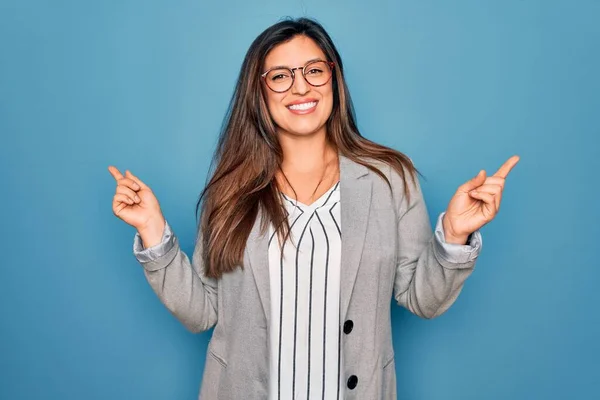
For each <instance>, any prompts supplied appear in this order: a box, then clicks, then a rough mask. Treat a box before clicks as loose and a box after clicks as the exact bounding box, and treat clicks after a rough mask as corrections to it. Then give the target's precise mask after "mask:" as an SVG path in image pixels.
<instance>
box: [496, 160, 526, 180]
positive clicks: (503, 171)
mask: <svg viewBox="0 0 600 400" xmlns="http://www.w3.org/2000/svg"><path fill="white" fill-rule="evenodd" d="M519 160H520V158H519V156H512V157H511V158H509V159H508V160H507V161H506V162H505V163H504V164H503V165H502V166H501V167H500V168H499V169H498V171H496V173H495V174H494V175H493V176H498V177H500V178H506V176H507V175H508V173H509V172H510V171H511V170H512V169H513V167H514V166H515V165H517V163H518V162H519Z"/></svg>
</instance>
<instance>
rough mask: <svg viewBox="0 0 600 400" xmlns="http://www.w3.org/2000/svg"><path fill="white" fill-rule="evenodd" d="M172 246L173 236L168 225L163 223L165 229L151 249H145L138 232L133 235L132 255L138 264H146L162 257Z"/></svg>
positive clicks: (173, 242) (173, 243)
mask: <svg viewBox="0 0 600 400" xmlns="http://www.w3.org/2000/svg"><path fill="white" fill-rule="evenodd" d="M174 245H175V235H174V234H173V231H172V230H171V226H170V225H169V223H168V222H167V221H165V229H164V230H163V235H162V238H161V241H160V243H158V244H156V245H154V246H152V247H148V248H147V249H145V248H144V244H143V243H142V238H141V237H140V234H139V232H136V233H135V236H134V238H133V255H134V256H135V258H137V260H138V261H139V262H140V263H147V262H150V261H155V260H157V259H159V258H161V257H163V256H164V255H165V254H167V253H168V252H169V250H171V249H172V248H173V246H174Z"/></svg>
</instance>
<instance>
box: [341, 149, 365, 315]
mask: <svg viewBox="0 0 600 400" xmlns="http://www.w3.org/2000/svg"><path fill="white" fill-rule="evenodd" d="M339 157H340V199H341V200H340V207H341V208H340V211H341V230H342V257H341V278H340V279H341V282H340V285H341V286H340V318H341V321H344V319H345V317H346V312H347V311H348V305H349V303H350V296H351V295H352V289H353V288H354V282H355V281H356V274H357V273H358V266H359V264H360V258H361V255H362V250H363V245H364V239H365V234H366V232H367V222H368V221H367V220H368V218H369V209H370V206H371V189H372V187H371V186H372V183H371V180H370V179H365V178H363V179H360V178H361V177H363V176H365V175H367V174H369V169H368V168H367V167H365V166H363V165H361V164H358V163H355V162H354V161H352V160H350V159H348V158H346V157H344V156H342V155H340V156H339Z"/></svg>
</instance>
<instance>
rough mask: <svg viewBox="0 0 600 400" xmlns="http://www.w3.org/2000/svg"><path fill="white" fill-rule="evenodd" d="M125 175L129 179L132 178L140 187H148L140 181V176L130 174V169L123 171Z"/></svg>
mask: <svg viewBox="0 0 600 400" xmlns="http://www.w3.org/2000/svg"><path fill="white" fill-rule="evenodd" d="M125 176H126V177H127V178H129V179H132V180H133V181H134V182H135V183H137V184H138V185H140V188H142V189H148V186H147V185H146V184H145V183H144V182H142V180H141V179H140V178H138V177H137V176H135V175H134V174H132V173H131V171H129V170H127V171H125Z"/></svg>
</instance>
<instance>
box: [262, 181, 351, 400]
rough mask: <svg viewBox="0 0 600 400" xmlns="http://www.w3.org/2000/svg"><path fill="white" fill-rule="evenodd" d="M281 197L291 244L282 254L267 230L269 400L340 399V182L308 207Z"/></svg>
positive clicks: (286, 246)
mask: <svg viewBox="0 0 600 400" xmlns="http://www.w3.org/2000/svg"><path fill="white" fill-rule="evenodd" d="M282 196H283V197H284V204H285V207H286V210H287V213H288V218H289V223H290V226H291V240H290V239H288V240H287V241H286V243H285V246H284V248H283V251H281V246H280V243H279V240H278V237H277V235H275V234H274V229H273V226H271V227H270V232H269V235H270V240H269V272H270V279H271V282H270V288H271V291H270V292H271V326H270V332H271V335H270V338H271V340H270V343H269V345H270V352H269V353H270V371H271V372H270V373H271V379H270V388H269V399H270V400H288V399H294V400H296V399H307V400H313V399H321V400H322V399H343V397H344V395H343V390H344V385H343V384H342V382H341V375H340V367H341V365H342V360H341V352H340V315H339V301H340V259H341V226H340V189H339V182H338V183H336V184H335V185H334V186H333V187H331V188H330V189H329V190H328V191H327V192H326V193H325V194H323V195H322V196H321V197H320V198H319V199H317V200H316V201H315V202H314V203H312V204H311V205H304V204H302V203H300V202H297V201H296V200H293V199H290V198H289V197H287V196H286V195H284V194H283V193H282Z"/></svg>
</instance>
